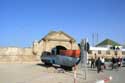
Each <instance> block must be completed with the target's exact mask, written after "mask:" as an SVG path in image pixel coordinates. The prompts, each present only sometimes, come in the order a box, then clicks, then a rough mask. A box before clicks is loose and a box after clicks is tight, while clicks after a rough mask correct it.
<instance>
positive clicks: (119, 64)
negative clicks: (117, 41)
mask: <svg viewBox="0 0 125 83" xmlns="http://www.w3.org/2000/svg"><path fill="white" fill-rule="evenodd" d="M117 63H118V67H119V68H120V67H121V63H122V58H121V57H120V56H119V57H118V62H117Z"/></svg>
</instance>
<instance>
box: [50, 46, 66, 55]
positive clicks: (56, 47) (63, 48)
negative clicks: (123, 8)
mask: <svg viewBox="0 0 125 83" xmlns="http://www.w3.org/2000/svg"><path fill="white" fill-rule="evenodd" d="M60 50H67V48H66V47H64V46H61V45H58V46H55V47H54V48H52V49H51V53H52V54H55V55H58V54H60Z"/></svg>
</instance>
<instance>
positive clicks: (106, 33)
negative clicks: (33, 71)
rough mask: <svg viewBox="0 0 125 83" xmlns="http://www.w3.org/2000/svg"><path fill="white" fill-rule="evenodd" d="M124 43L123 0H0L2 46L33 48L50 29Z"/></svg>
mask: <svg viewBox="0 0 125 83" xmlns="http://www.w3.org/2000/svg"><path fill="white" fill-rule="evenodd" d="M53 30H56V31H60V30H61V31H64V32H66V33H67V34H69V35H71V36H72V37H74V38H75V39H76V40H77V42H80V40H81V39H82V38H88V39H89V42H90V44H91V45H92V34H93V33H98V40H99V42H100V41H102V40H104V39H105V38H110V39H112V40H114V41H117V42H119V43H121V44H125V37H124V36H125V1H124V0H0V47H7V46H17V47H30V46H32V43H33V41H34V40H40V39H41V38H42V37H43V36H45V35H46V34H47V33H48V32H49V31H53Z"/></svg>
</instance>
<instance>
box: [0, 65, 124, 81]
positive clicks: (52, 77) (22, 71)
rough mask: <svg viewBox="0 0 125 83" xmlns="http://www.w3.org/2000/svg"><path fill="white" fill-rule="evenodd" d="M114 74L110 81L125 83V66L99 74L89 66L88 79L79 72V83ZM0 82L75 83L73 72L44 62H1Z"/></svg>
mask: <svg viewBox="0 0 125 83" xmlns="http://www.w3.org/2000/svg"><path fill="white" fill-rule="evenodd" d="M108 76H112V77H113V80H112V81H110V82H109V83H125V68H122V69H120V70H119V71H117V70H110V69H107V70H105V71H104V72H101V73H100V74H97V72H96V69H90V68H88V72H87V80H85V79H84V75H83V74H80V73H79V72H77V83H95V82H96V80H100V79H105V78H107V77H108ZM0 83H73V72H65V73H59V71H58V70H57V69H55V68H53V67H45V66H44V65H42V64H36V63H30V64H27V63H25V64H24V63H23V64H14V63H10V64H7V63H6V64H5V63H1V64H0Z"/></svg>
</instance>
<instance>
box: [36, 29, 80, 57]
mask: <svg viewBox="0 0 125 83" xmlns="http://www.w3.org/2000/svg"><path fill="white" fill-rule="evenodd" d="M56 46H62V47H65V48H66V49H72V50H76V49H79V47H78V44H77V43H76V41H75V39H74V38H72V37H71V36H69V35H68V34H66V33H64V32H62V31H59V32H55V31H52V32H50V33H48V34H47V35H46V36H45V37H43V38H42V39H41V40H40V41H38V46H37V47H36V48H37V49H38V51H37V52H38V53H37V54H38V55H40V54H41V53H43V52H51V50H52V49H53V48H54V47H56ZM36 48H35V49H36Z"/></svg>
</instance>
